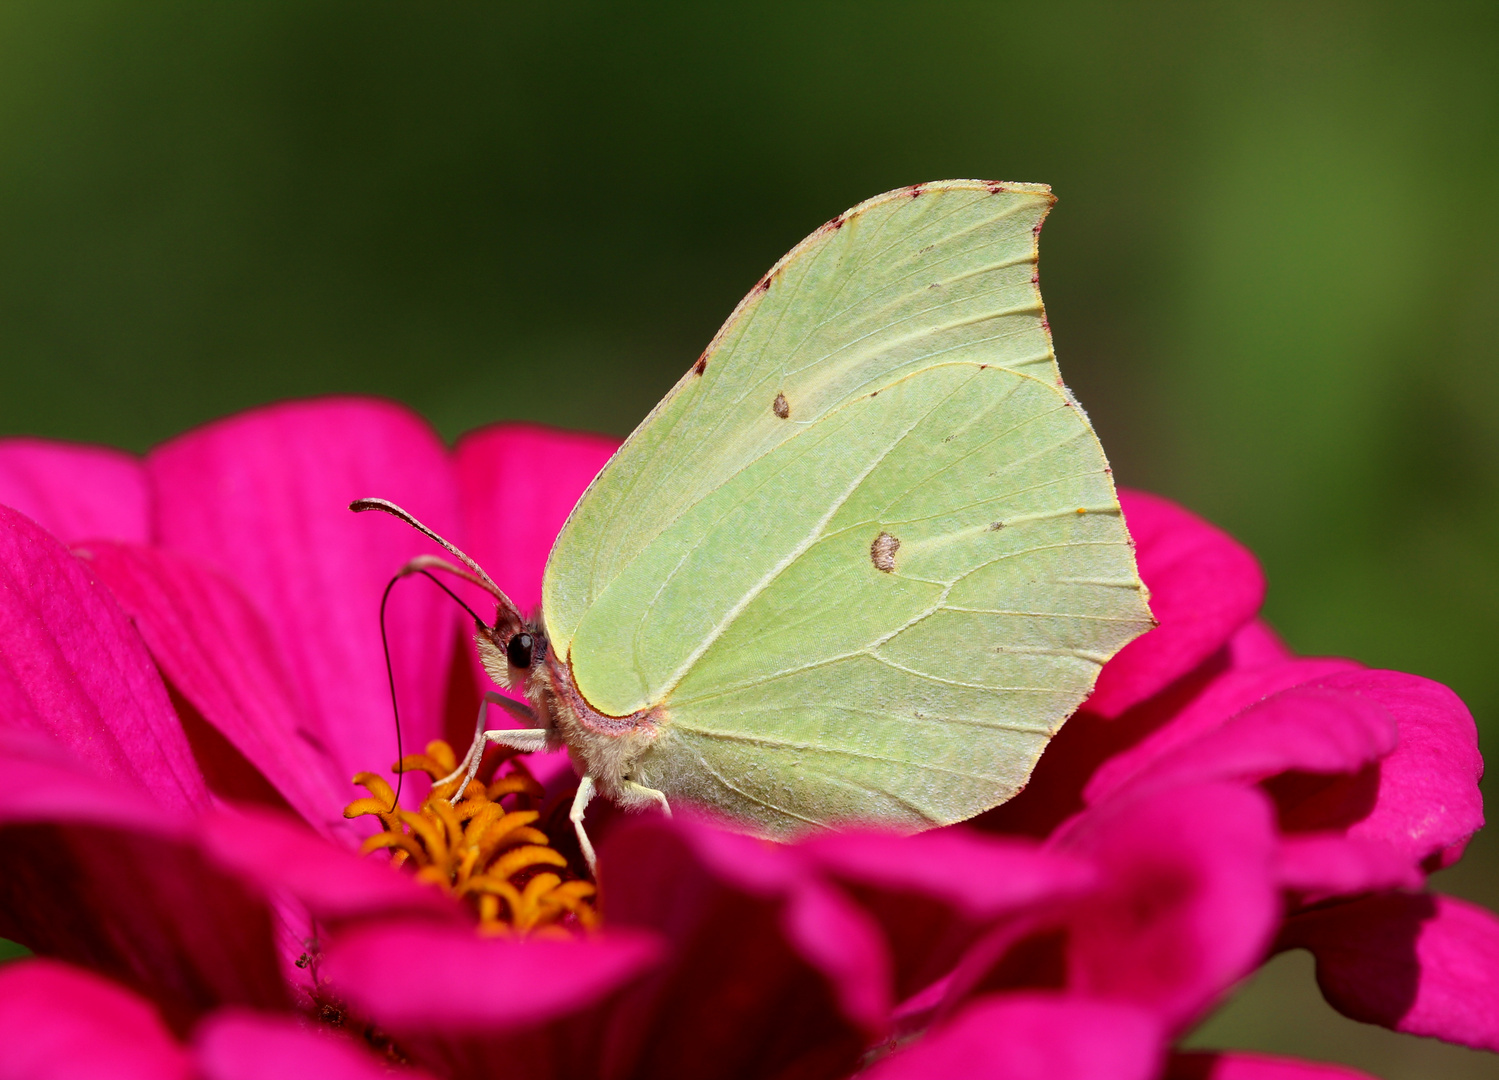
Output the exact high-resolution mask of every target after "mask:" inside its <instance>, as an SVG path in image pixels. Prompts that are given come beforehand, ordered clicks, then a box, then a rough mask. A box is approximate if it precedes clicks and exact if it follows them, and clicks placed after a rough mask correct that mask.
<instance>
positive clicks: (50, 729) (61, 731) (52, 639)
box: [0, 507, 208, 812]
mask: <svg viewBox="0 0 1499 1080" xmlns="http://www.w3.org/2000/svg"><path fill="white" fill-rule="evenodd" d="M0 726H4V727H7V728H10V729H12V730H16V729H19V730H22V731H29V732H32V733H35V734H39V735H44V736H46V737H48V738H51V739H53V740H55V741H56V742H57V743H58V745H60V746H63V747H65V748H67V750H68V751H69V752H70V753H71V754H73V755H75V756H76V758H77V759H78V760H79V761H81V762H84V763H86V764H87V766H88V768H89V769H90V770H91V771H92V772H93V773H94V774H95V775H97V776H100V777H107V778H109V779H112V780H115V781H118V782H120V783H122V784H126V785H130V786H135V787H139V788H140V789H142V790H144V791H149V792H150V793H151V794H152V795H153V796H154V797H155V798H156V799H157V800H158V801H159V802H160V803H161V804H162V805H163V806H165V807H168V808H170V809H173V810H176V811H178V812H186V811H189V810H192V809H195V808H197V807H201V806H203V805H205V804H206V803H207V801H208V792H207V789H206V788H205V787H204V785H203V777H202V774H201V773H200V772H199V771H198V766H197V764H196V763H195V762H194V761H193V757H192V752H191V751H190V750H189V749H188V744H187V740H186V738H184V736H183V734H182V728H181V727H180V726H179V724H178V722H177V716H176V714H175V713H174V712H173V711H172V705H171V702H170V701H169V700H168V699H167V693H166V689H165V687H163V686H162V683H161V678H160V677H159V676H158V675H157V673H156V668H155V667H154V666H153V665H152V663H151V658H150V656H149V655H148V654H147V652H146V648H145V646H144V645H143V644H141V640H140V637H139V635H137V634H136V632H135V629H134V627H132V626H131V625H130V622H129V620H128V619H126V618H125V615H124V614H123V613H122V612H121V611H120V608H119V606H118V605H117V604H116V603H115V601H114V598H113V597H112V596H111V595H110V593H109V590H108V589H105V588H104V587H103V586H102V585H100V584H99V583H98V582H96V581H94V580H93V579H92V576H91V575H90V573H89V571H88V569H87V568H86V567H85V566H84V564H83V563H81V562H80V561H79V560H78V559H76V558H74V557H73V556H72V555H70V554H69V553H68V552H67V550H66V549H65V548H63V546H62V545H61V544H59V543H58V542H57V540H56V539H54V538H53V537H52V535H51V534H50V533H48V532H47V531H46V530H44V529H42V528H41V527H40V526H39V525H37V524H36V523H35V522H33V521H31V520H30V519H29V518H26V517H23V516H22V515H20V514H17V513H16V512H15V511H13V510H9V509H6V508H4V507H0Z"/></svg>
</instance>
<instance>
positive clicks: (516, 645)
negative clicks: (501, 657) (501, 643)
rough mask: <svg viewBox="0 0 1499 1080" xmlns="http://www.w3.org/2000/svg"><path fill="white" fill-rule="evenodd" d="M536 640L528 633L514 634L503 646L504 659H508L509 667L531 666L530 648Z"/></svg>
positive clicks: (534, 644) (534, 645)
mask: <svg viewBox="0 0 1499 1080" xmlns="http://www.w3.org/2000/svg"><path fill="white" fill-rule="evenodd" d="M535 647H536V642H535V641H533V640H532V638H531V635H530V634H516V635H515V636H514V637H513V638H511V639H510V644H509V645H506V646H505V659H506V660H509V661H510V666H511V667H516V668H528V667H530V666H531V654H532V650H533V649H534V648H535Z"/></svg>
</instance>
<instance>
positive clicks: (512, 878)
mask: <svg viewBox="0 0 1499 1080" xmlns="http://www.w3.org/2000/svg"><path fill="white" fill-rule="evenodd" d="M457 764H458V762H457V757H456V756H455V755H454V753H453V748H452V747H451V746H449V745H448V744H447V743H446V742H444V741H443V740H441V739H434V740H433V741H432V742H429V743H428V744H427V751H426V753H424V754H408V755H407V756H406V757H404V758H402V759H401V761H400V763H399V764H398V765H397V766H396V769H395V771H396V772H424V773H426V774H427V775H428V776H430V777H431V778H432V780H433V786H432V791H431V793H430V794H429V795H428V796H427V799H426V801H425V802H423V803H422V806H421V809H420V810H417V811H412V810H406V809H402V808H399V807H398V808H396V809H395V810H391V809H390V807H391V806H393V805H394V803H395V792H393V791H392V790H391V787H390V784H388V783H387V782H386V781H385V780H384V779H383V778H381V777H379V776H377V775H375V774H374V773H367V772H364V773H360V774H359V775H357V776H355V777H354V782H355V783H356V784H359V785H360V786H361V787H363V788H365V789H366V790H367V791H368V792H369V793H370V794H369V797H368V798H363V799H356V800H354V801H353V802H351V803H350V804H349V805H348V806H346V807H345V808H344V817H346V818H355V817H363V816H364V815H366V814H373V815H375V816H376V817H378V818H379V819H380V823H381V824H382V825H383V826H384V829H383V830H382V831H381V832H379V833H376V834H375V835H374V836H371V837H370V838H369V839H368V840H366V841H365V842H364V845H363V847H362V848H361V851H362V852H363V853H364V854H366V855H368V854H370V853H372V852H375V851H389V852H390V853H391V855H390V861H391V864H392V865H394V866H408V867H411V868H412V869H414V870H415V872H416V878H417V880H418V881H423V882H426V883H428V884H430V885H435V886H437V887H438V888H441V889H443V890H445V891H446V892H448V893H451V894H452V895H453V896H457V897H459V898H461V899H463V900H465V901H467V902H468V903H469V904H470V905H471V906H472V907H473V908H474V911H475V912H476V913H477V914H478V917H479V930H480V932H481V933H487V934H509V933H521V934H542V935H546V936H550V935H560V936H570V934H571V933H572V932H576V931H577V930H589V929H592V928H593V927H595V926H597V925H598V912H597V911H596V910H595V908H594V906H593V902H592V901H593V897H594V894H595V892H596V890H595V888H594V886H593V883H592V882H588V881H582V880H579V879H578V878H577V877H576V875H574V874H573V873H572V872H571V871H570V870H569V869H568V866H567V859H566V858H565V857H563V855H562V853H561V852H559V851H558V850H557V849H556V848H554V847H552V844H551V841H550V840H549V839H548V837H547V835H546V833H544V832H542V831H541V830H540V829H538V828H536V827H535V822H536V821H537V819H539V818H540V817H541V813H540V811H539V810H538V809H537V807H538V806H539V805H540V802H541V798H542V795H543V792H542V788H541V785H540V784H538V783H537V782H536V780H535V778H534V777H532V776H531V774H530V772H528V771H527V769H526V767H525V765H523V764H522V763H521V762H520V761H519V760H518V759H516V758H513V757H512V758H510V759H509V763H508V769H507V771H506V772H505V774H504V775H503V776H496V777H495V778H494V780H493V781H492V782H490V783H489V784H484V783H481V782H480V781H478V780H472V781H470V782H469V784H468V787H467V788H466V789H465V790H464V792H463V794H462V797H461V798H456V799H455V798H454V796H455V794H456V793H457V789H458V783H459V779H461V777H460V778H459V779H455V780H450V781H448V782H447V783H445V784H439V783H437V782H436V781H437V780H439V779H440V778H442V777H445V776H448V775H449V774H451V773H452V772H453V770H454V769H455V768H456V767H457ZM506 800H508V801H509V803H510V805H509V806H507V805H505V801H506Z"/></svg>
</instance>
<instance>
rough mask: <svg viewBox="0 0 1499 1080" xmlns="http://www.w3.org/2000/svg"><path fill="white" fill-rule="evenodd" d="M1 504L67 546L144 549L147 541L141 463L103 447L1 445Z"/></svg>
mask: <svg viewBox="0 0 1499 1080" xmlns="http://www.w3.org/2000/svg"><path fill="white" fill-rule="evenodd" d="M0 503H3V504H4V505H6V506H10V507H13V508H15V509H16V510H19V511H20V512H21V513H23V514H25V515H26V516H27V517H29V518H31V519H32V520H33V521H35V522H38V523H39V524H40V525H41V526H42V527H43V528H45V529H47V530H48V531H49V532H51V533H52V535H54V536H56V537H57V538H58V539H60V540H61V541H63V543H65V544H71V543H73V542H75V541H78V540H88V539H92V538H94V537H108V538H110V539H114V540H131V541H136V542H140V543H144V542H145V541H146V540H147V539H149V538H150V535H151V522H150V500H149V496H148V494H147V490H146V478H145V474H144V472H143V471H142V469H141V463H140V462H139V461H138V460H136V459H135V458H134V457H132V456H130V455H129V454H126V453H122V452H121V451H119V450H111V449H108V448H106V447H103V446H78V445H75V444H72V443H57V442H48V441H46V440H43V439H0Z"/></svg>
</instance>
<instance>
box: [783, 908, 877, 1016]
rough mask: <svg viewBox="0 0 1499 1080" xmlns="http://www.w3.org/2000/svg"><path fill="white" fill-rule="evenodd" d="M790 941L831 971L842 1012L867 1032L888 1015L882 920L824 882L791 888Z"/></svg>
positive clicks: (787, 922) (787, 915)
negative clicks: (880, 924) (876, 918)
mask: <svg viewBox="0 0 1499 1080" xmlns="http://www.w3.org/2000/svg"><path fill="white" fill-rule="evenodd" d="M781 927H782V929H783V930H784V932H785V934H786V940H787V941H789V942H790V943H791V945H792V947H793V948H795V949H796V951H797V952H799V953H800V954H801V955H802V956H803V957H805V958H806V959H807V960H808V961H810V962H811V963H812V964H813V966H815V967H816V968H817V969H818V970H819V971H821V972H822V973H823V974H824V975H826V976H827V979H828V982H829V983H831V984H832V987H833V992H834V993H835V994H836V995H837V999H838V1008H839V1010H840V1011H841V1012H842V1013H843V1015H844V1016H846V1017H848V1018H849V1019H850V1020H852V1021H854V1023H856V1024H858V1025H859V1026H860V1027H862V1028H864V1029H865V1030H867V1031H881V1030H882V1029H883V1028H884V1026H885V1023H886V1021H887V1020H888V1019H889V1017H890V1008H891V1005H892V1004H893V1002H892V1000H891V989H890V984H891V973H890V957H889V954H888V952H887V951H886V949H885V943H884V941H883V939H882V938H881V936H880V928H879V925H878V924H877V923H876V922H875V921H874V919H872V918H871V917H870V916H869V915H868V914H866V913H865V912H864V911H862V910H860V909H859V908H858V907H857V906H856V905H855V904H854V903H853V902H852V901H851V900H849V899H848V898H847V897H846V896H844V895H843V894H842V893H840V892H839V891H838V890H836V889H832V888H829V887H828V886H826V885H824V884H822V883H821V882H807V883H805V884H802V885H801V886H799V887H798V888H796V889H795V890H793V891H792V893H791V895H790V896H789V897H788V898H787V904H786V910H785V912H784V914H783V915H782V917H781Z"/></svg>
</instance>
